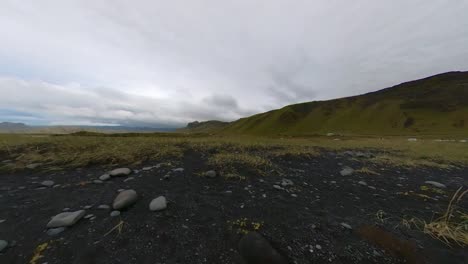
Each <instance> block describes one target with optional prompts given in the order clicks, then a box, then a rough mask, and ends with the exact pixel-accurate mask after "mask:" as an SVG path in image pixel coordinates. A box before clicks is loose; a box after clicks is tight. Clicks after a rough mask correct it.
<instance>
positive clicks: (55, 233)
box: [46, 227, 65, 236]
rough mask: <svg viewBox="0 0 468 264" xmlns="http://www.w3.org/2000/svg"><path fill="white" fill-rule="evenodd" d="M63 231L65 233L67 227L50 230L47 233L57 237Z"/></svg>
mask: <svg viewBox="0 0 468 264" xmlns="http://www.w3.org/2000/svg"><path fill="white" fill-rule="evenodd" d="M63 231H65V227H57V228H51V229H48V230H47V232H46V233H47V235H49V236H56V235H58V234H60V233H62V232H63Z"/></svg>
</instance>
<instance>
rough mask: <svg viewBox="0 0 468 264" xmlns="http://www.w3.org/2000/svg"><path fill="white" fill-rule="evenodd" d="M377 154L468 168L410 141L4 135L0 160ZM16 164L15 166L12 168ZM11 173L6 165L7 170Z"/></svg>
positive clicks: (249, 162) (55, 162) (216, 161)
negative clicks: (186, 154)
mask: <svg viewBox="0 0 468 264" xmlns="http://www.w3.org/2000/svg"><path fill="white" fill-rule="evenodd" d="M326 149H328V150H335V151H344V150H347V149H353V150H356V149H358V150H364V151H367V150H371V151H376V154H375V155H374V156H373V157H372V158H371V160H370V161H371V162H375V163H379V164H385V163H389V164H392V165H396V166H422V165H425V166H437V167H448V166H456V165H466V164H467V163H468V143H464V142H460V140H455V141H448V142H447V141H443V142H439V141H436V140H435V138H434V137H426V138H420V139H418V141H416V142H410V141H408V140H407V138H406V137H385V138H380V137H359V136H354V137H340V138H339V140H337V139H336V138H335V137H319V136H317V137H302V138H299V137H288V138H268V137H246V136H242V137H233V136H208V135H201V134H197V135H191V134H164V133H161V134H118V135H115V134H113V135H108V134H88V133H84V134H79V135H60V136H57V135H18V134H0V158H1V159H2V160H14V161H15V162H13V163H10V165H9V166H8V168H9V169H22V168H24V167H25V166H26V165H28V164H31V163H43V164H47V165H48V166H49V167H57V168H73V167H82V166H89V165H127V164H139V163H144V162H147V161H152V160H156V161H158V160H160V161H177V160H180V159H181V158H182V157H183V154H184V152H185V151H188V150H192V151H197V152H200V153H204V154H205V155H206V156H207V159H208V162H209V164H211V165H213V166H215V167H219V168H224V169H225V170H226V171H232V170H233V169H232V168H234V167H236V166H235V165H242V166H246V167H249V168H253V169H254V170H256V171H257V172H265V171H267V168H268V167H271V166H272V164H273V160H274V159H275V158H278V157H281V156H286V155H289V156H297V157H311V156H314V155H319V154H320V152H321V151H324V150H326ZM11 164H14V165H11ZM229 168H231V169H229ZM4 169H5V166H4Z"/></svg>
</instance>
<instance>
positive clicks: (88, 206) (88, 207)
mask: <svg viewBox="0 0 468 264" xmlns="http://www.w3.org/2000/svg"><path fill="white" fill-rule="evenodd" d="M83 208H84V209H91V208H93V206H92V205H85V206H83Z"/></svg>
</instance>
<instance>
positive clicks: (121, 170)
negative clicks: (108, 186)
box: [109, 168, 132, 177]
mask: <svg viewBox="0 0 468 264" xmlns="http://www.w3.org/2000/svg"><path fill="white" fill-rule="evenodd" d="M130 173H132V170H131V169H129V168H118V169H115V170H112V171H111V172H109V175H110V176H112V177H118V176H126V175H129V174H130Z"/></svg>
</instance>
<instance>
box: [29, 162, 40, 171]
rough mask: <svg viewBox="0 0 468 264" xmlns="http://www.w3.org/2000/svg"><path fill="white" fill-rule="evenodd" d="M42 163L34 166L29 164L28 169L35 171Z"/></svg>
mask: <svg viewBox="0 0 468 264" xmlns="http://www.w3.org/2000/svg"><path fill="white" fill-rule="evenodd" d="M41 165H42V163H32V164H28V165H26V169H30V170H33V169H36V168H37V167H39V166H41Z"/></svg>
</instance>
